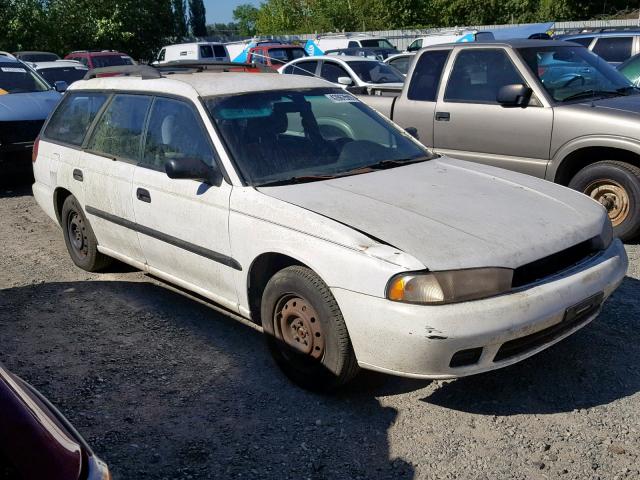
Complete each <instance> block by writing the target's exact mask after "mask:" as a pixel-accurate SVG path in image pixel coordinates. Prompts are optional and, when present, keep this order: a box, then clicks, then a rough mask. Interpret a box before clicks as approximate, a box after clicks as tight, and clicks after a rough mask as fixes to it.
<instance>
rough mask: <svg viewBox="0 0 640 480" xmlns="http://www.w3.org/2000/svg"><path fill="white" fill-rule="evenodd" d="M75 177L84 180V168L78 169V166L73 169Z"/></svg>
mask: <svg viewBox="0 0 640 480" xmlns="http://www.w3.org/2000/svg"><path fill="white" fill-rule="evenodd" d="M73 178H74V179H75V180H77V181H79V182H81V181H83V180H84V177H83V176H82V170H78V169H77V168H74V169H73Z"/></svg>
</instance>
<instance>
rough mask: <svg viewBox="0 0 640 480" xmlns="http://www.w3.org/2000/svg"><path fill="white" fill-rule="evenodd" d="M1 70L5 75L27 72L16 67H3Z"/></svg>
mask: <svg viewBox="0 0 640 480" xmlns="http://www.w3.org/2000/svg"><path fill="white" fill-rule="evenodd" d="M0 70H2V71H3V72H5V73H25V72H26V70H25V69H24V68H15V67H1V68H0Z"/></svg>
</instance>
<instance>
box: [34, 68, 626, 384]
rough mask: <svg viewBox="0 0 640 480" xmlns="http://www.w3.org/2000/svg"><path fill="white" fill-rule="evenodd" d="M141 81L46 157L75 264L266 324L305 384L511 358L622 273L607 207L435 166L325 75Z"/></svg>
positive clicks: (52, 136) (568, 320)
mask: <svg viewBox="0 0 640 480" xmlns="http://www.w3.org/2000/svg"><path fill="white" fill-rule="evenodd" d="M94 73H95V75H98V74H99V73H100V72H99V70H97V71H94ZM127 73H128V75H129V76H123V77H108V78H106V77H103V78H95V79H90V80H85V81H80V82H76V83H75V84H74V85H72V86H71V87H70V89H69V91H68V92H67V94H66V95H65V98H64V99H63V100H62V102H60V104H59V105H58V106H57V108H56V110H55V112H54V113H53V114H52V115H51V117H50V118H49V120H48V122H47V124H46V125H45V126H44V129H43V130H42V135H41V137H40V140H39V142H36V145H35V147H34V163H33V171H34V176H35V180H36V182H35V184H34V185H33V193H34V196H35V198H36V200H37V202H38V204H39V205H40V206H41V207H42V209H43V210H44V211H45V212H46V213H47V214H48V215H49V216H50V217H51V219H52V220H53V221H55V222H56V223H58V224H60V225H61V226H62V233H63V236H64V240H65V243H66V246H67V249H68V251H69V255H70V257H71V259H72V260H73V262H75V264H76V265H78V266H79V267H81V268H83V269H85V270H89V271H96V270H99V269H101V268H104V267H106V266H107V265H108V263H109V260H110V259H111V258H117V259H119V260H121V261H123V262H126V263H128V264H130V265H133V266H135V267H137V268H140V269H141V270H144V271H146V272H149V273H151V274H153V275H154V276H156V277H159V278H162V279H164V280H166V281H168V282H171V283H174V284H176V285H178V286H180V287H182V288H183V289H186V290H189V291H193V292H196V293H197V294H199V295H201V296H204V297H206V298H208V299H210V300H212V301H214V302H216V303H218V304H220V305H222V306H224V307H225V308H226V309H228V310H230V311H232V312H234V313H236V314H238V315H241V316H242V317H245V318H246V319H249V320H252V321H253V322H255V323H257V324H259V325H261V327H262V330H263V331H264V334H265V336H266V339H267V342H268V346H269V349H270V351H271V353H272V355H273V356H274V358H275V360H276V362H277V364H278V365H279V366H280V367H281V368H282V369H283V371H284V372H285V374H287V375H288V376H289V377H290V378H291V379H293V380H294V381H296V382H297V383H299V384H301V385H303V386H304V387H307V388H311V389H316V390H327V389H332V388H336V387H338V386H340V385H342V384H344V383H345V382H347V381H348V380H350V379H351V378H352V377H353V376H354V375H355V374H356V373H357V371H358V368H359V367H362V368H367V369H372V370H378V371H381V372H387V373H393V374H397V375H403V376H408V377H418V378H454V377H460V376H464V375H471V374H475V373H480V372H484V371H488V370H493V369H496V368H501V367H504V366H507V365H510V364H513V363H516V362H518V361H520V360H522V359H524V358H527V357H529V356H531V355H533V354H535V353H538V352H539V351H541V350H543V349H545V348H547V347H549V346H550V345H553V344H554V343H557V342H559V341H560V340H562V339H563V338H565V337H567V336H569V335H571V334H572V333H574V332H575V331H577V330H579V329H580V328H582V327H584V326H585V325H586V324H588V323H589V322H590V321H592V320H593V319H594V318H595V317H596V316H597V315H598V314H599V312H600V310H601V308H602V305H603V302H604V301H605V299H606V298H607V297H609V295H610V294H611V293H612V292H613V291H614V290H615V288H616V287H617V286H618V285H619V284H620V282H621V281H622V280H623V278H624V276H625V273H626V269H627V257H626V254H625V250H624V247H623V245H622V243H621V242H620V240H618V239H613V235H612V227H611V222H610V221H609V218H608V216H607V212H606V211H605V209H604V208H603V207H602V205H600V204H598V203H597V202H594V201H593V200H592V199H590V198H589V197H587V196H585V195H583V194H581V193H579V192H576V191H574V190H570V189H568V188H565V187H562V186H560V185H556V184H553V183H551V182H546V181H544V180H540V179H537V178H534V177H531V176H528V175H523V174H518V173H515V172H511V171H507V170H501V169H498V168H494V167H490V166H487V165H478V164H474V163H469V162H464V161H461V160H453V159H448V158H445V157H440V156H437V155H434V154H433V153H431V152H430V151H429V150H428V149H427V148H426V147H424V146H423V145H421V144H420V143H418V142H417V141H416V140H415V139H414V138H413V137H411V136H410V135H408V134H407V133H406V132H405V131H404V130H402V129H401V128H399V127H398V126H396V125H395V124H393V123H392V122H390V121H389V120H387V119H386V118H385V117H383V116H382V115H381V114H379V113H378V112H376V111H375V110H373V109H371V108H370V107H368V106H367V105H366V104H364V103H362V102H360V101H359V100H358V99H357V98H356V97H354V96H353V95H351V94H349V93H346V92H344V91H343V90H341V89H339V88H336V87H333V86H331V85H330V84H328V83H327V82H326V81H323V80H319V79H316V78H309V77H304V76H299V75H296V76H289V77H283V76H281V75H277V74H256V73H213V72H210V71H204V72H196V71H194V72H193V73H180V72H177V71H176V72H173V73H171V74H169V73H168V72H164V73H161V72H159V71H158V70H157V69H154V68H151V67H145V66H140V67H139V75H140V76H134V75H135V73H134V72H133V69H130V70H129V71H128V72H127ZM88 307H89V308H90V306H88ZM96 314H99V312H97V313H96ZM131 321H136V320H135V319H132V320H131ZM229 354H230V355H232V353H229ZM589 354H590V352H588V351H585V352H584V355H589Z"/></svg>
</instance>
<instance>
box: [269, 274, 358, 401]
mask: <svg viewBox="0 0 640 480" xmlns="http://www.w3.org/2000/svg"><path fill="white" fill-rule="evenodd" d="M261 315H262V326H263V328H264V333H265V335H266V340H267V344H268V346H269V350H270V351H271V354H272V355H273V357H274V359H275V361H276V363H277V364H278V366H279V367H280V368H281V369H282V371H283V372H284V373H285V375H287V376H288V377H289V378H290V379H291V380H293V381H294V382H295V383H297V384H298V385H300V386H302V387H304V388H307V389H309V390H314V391H330V390H334V389H336V388H338V387H340V386H341V385H344V384H345V383H347V382H348V381H349V380H351V379H352V378H353V377H354V376H355V375H356V374H357V373H358V364H357V362H356V357H355V354H354V352H353V348H352V346H351V340H350V339H349V333H348V332H347V327H346V325H345V322H344V319H343V318H342V313H340V309H339V307H338V304H337V303H336V300H335V298H334V297H333V295H332V294H331V291H330V290H329V288H328V287H327V285H326V284H325V283H324V282H323V281H322V279H320V277H319V276H318V275H316V274H315V273H314V272H313V271H312V270H310V269H308V268H306V267H302V266H297V265H296V266H291V267H287V268H285V269H283V270H281V271H279V272H278V273H276V274H275V275H274V276H273V277H272V278H271V279H270V280H269V282H268V284H267V286H266V288H265V291H264V294H263V296H262V308H261Z"/></svg>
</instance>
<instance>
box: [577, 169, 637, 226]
mask: <svg viewBox="0 0 640 480" xmlns="http://www.w3.org/2000/svg"><path fill="white" fill-rule="evenodd" d="M584 193H585V194H587V195H589V196H590V197H591V198H593V199H594V200H595V201H597V202H600V203H601V204H602V205H603V206H604V208H606V209H607V212H608V213H609V218H610V219H611V223H612V224H613V226H614V227H616V226H618V225H620V224H621V223H622V222H624V221H625V220H626V218H627V216H628V215H629V209H630V201H629V194H628V193H627V191H626V190H625V188H624V187H623V186H622V185H620V184H619V183H618V182H615V181H613V180H610V179H608V180H596V181H595V182H591V183H590V184H589V185H587V188H585V190H584Z"/></svg>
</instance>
